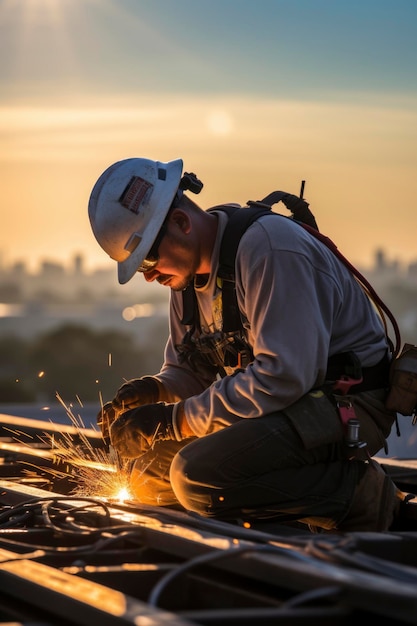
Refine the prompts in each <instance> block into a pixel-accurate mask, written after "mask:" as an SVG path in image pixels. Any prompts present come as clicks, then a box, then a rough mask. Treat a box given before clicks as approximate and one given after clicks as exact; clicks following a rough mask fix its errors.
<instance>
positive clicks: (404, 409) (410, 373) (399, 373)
mask: <svg viewBox="0 0 417 626" xmlns="http://www.w3.org/2000/svg"><path fill="white" fill-rule="evenodd" d="M389 383H390V386H389V391H388V395H387V398H386V400H385V408H386V409H388V411H395V412H397V413H401V415H415V413H416V411H417V346H413V345H412V344H411V343H406V344H404V347H403V349H402V351H401V353H400V354H399V355H398V357H397V358H396V359H394V360H393V361H392V363H391V365H390V373H389Z"/></svg>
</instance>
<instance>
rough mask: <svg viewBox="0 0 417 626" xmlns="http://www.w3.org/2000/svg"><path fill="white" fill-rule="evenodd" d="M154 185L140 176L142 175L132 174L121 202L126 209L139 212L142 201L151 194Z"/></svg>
mask: <svg viewBox="0 0 417 626" xmlns="http://www.w3.org/2000/svg"><path fill="white" fill-rule="evenodd" d="M153 187H154V186H153V185H152V183H150V182H148V181H147V180H144V179H143V178H140V176H132V178H131V179H130V181H129V184H128V185H127V187H126V189H125V190H124V192H123V193H122V195H121V196H120V199H119V202H120V204H121V205H122V206H124V207H125V209H129V211H132V213H136V214H137V213H139V209H140V206H141V204H142V202H143V201H144V200H145V198H147V199H148V198H149V196H150V195H151V193H152V189H153Z"/></svg>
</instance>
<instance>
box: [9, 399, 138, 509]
mask: <svg viewBox="0 0 417 626" xmlns="http://www.w3.org/2000/svg"><path fill="white" fill-rule="evenodd" d="M56 397H57V399H58V400H59V402H60V403H61V404H62V406H63V407H64V408H65V410H66V413H67V415H68V416H69V418H70V420H71V423H72V426H73V427H72V428H68V427H67V428H66V429H65V430H62V431H59V430H58V429H57V426H58V425H56V424H55V425H54V428H53V430H52V429H51V430H52V432H45V433H43V435H39V434H37V435H36V439H37V440H38V441H37V442H34V441H32V440H33V439H34V437H33V436H32V435H30V433H26V432H23V431H21V430H17V429H14V430H12V428H11V427H10V428H8V429H7V430H9V431H10V432H11V433H12V434H13V439H14V441H15V442H17V443H16V444H13V443H4V444H2V445H4V446H7V447H8V449H12V448H16V450H15V451H16V452H19V451H20V452H22V447H23V449H25V448H26V449H27V450H30V455H31V457H32V458H34V457H39V458H40V459H42V461H45V460H47V461H49V463H50V464H49V465H48V466H46V467H45V465H42V464H41V461H40V463H39V465H36V463H35V462H33V463H28V462H27V461H26V460H22V461H21V463H22V464H24V465H25V466H30V467H32V468H35V470H37V471H38V472H41V473H42V474H43V475H45V473H47V474H49V475H50V476H52V477H54V478H58V479H67V480H69V482H70V483H71V484H75V485H76V486H75V488H74V489H73V490H72V491H71V492H70V495H74V496H78V497H97V498H100V499H104V500H112V501H117V502H121V501H126V500H133V496H132V495H131V492H130V489H129V484H130V474H131V469H132V461H131V460H130V459H122V458H120V457H119V455H117V454H116V453H115V452H114V450H113V449H112V448H111V446H110V447H108V446H107V445H106V444H105V442H104V440H103V441H101V442H100V437H94V436H91V430H90V431H89V430H88V429H86V428H85V426H84V423H83V420H82V419H81V417H80V416H79V415H75V414H74V413H73V411H72V409H71V407H69V406H67V405H66V404H65V403H64V401H63V400H62V398H61V397H60V396H59V394H56ZM80 404H81V402H80ZM88 434H89V435H90V436H88ZM97 434H98V433H97ZM28 440H30V441H28ZM26 474H28V475H30V476H32V475H33V470H26ZM38 475H39V474H38Z"/></svg>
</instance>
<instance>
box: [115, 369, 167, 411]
mask: <svg viewBox="0 0 417 626" xmlns="http://www.w3.org/2000/svg"><path fill="white" fill-rule="evenodd" d="M159 399H160V398H159V385H158V382H157V380H156V379H155V378H154V377H153V376H143V378H132V380H128V381H127V382H125V383H123V385H122V386H121V387H119V389H118V390H117V393H116V395H115V397H114V398H113V401H112V402H113V405H114V406H115V407H116V408H118V409H123V410H126V409H133V408H134V407H137V406H142V405H143V404H154V403H155V402H158V401H159Z"/></svg>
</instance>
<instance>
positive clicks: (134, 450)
mask: <svg viewBox="0 0 417 626" xmlns="http://www.w3.org/2000/svg"><path fill="white" fill-rule="evenodd" d="M181 404H182V403H177V404H164V403H163V402H159V403H158V404H147V405H144V406H141V407H137V408H136V409H131V410H129V411H125V412H124V413H123V414H122V415H121V416H120V417H119V418H118V419H116V420H115V421H114V422H113V424H112V425H111V427H110V441H111V444H112V446H113V447H114V448H115V450H116V451H117V452H118V453H119V454H120V456H122V457H125V458H128V459H134V458H137V457H139V456H141V455H142V454H143V453H144V452H146V451H147V450H149V449H150V448H152V446H153V444H154V443H155V442H156V441H166V440H168V439H172V440H174V441H176V440H178V441H180V440H181V436H180V435H179V434H178V431H177V432H176V429H175V428H174V419H175V417H174V412H175V413H177V412H178V409H179V405H181ZM174 407H175V411H174Z"/></svg>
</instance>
